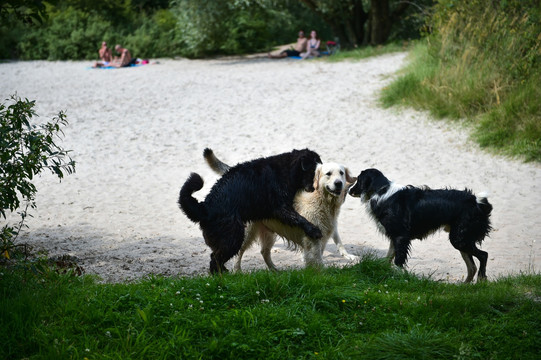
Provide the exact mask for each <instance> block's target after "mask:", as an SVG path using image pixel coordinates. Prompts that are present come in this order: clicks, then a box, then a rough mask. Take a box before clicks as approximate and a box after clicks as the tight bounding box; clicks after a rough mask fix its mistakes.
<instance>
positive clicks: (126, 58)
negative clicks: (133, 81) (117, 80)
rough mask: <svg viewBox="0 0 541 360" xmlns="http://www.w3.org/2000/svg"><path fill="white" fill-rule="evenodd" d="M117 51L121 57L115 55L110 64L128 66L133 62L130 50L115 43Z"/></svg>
mask: <svg viewBox="0 0 541 360" xmlns="http://www.w3.org/2000/svg"><path fill="white" fill-rule="evenodd" d="M115 51H116V52H117V53H118V54H120V57H117V56H115V58H114V59H113V61H111V63H110V64H109V66H113V67H127V66H130V65H131V64H132V58H131V54H130V51H129V50H128V49H126V48H123V47H122V46H120V45H118V44H117V45H115Z"/></svg>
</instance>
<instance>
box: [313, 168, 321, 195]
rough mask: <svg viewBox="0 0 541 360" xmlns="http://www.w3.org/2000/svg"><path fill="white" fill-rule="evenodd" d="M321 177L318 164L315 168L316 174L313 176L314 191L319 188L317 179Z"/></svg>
mask: <svg viewBox="0 0 541 360" xmlns="http://www.w3.org/2000/svg"><path fill="white" fill-rule="evenodd" d="M320 177H321V164H318V165H317V167H316V172H315V174H314V189H315V190H317V189H318V188H319V178H320Z"/></svg>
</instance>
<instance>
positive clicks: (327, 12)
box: [300, 0, 432, 47]
mask: <svg viewBox="0 0 541 360" xmlns="http://www.w3.org/2000/svg"><path fill="white" fill-rule="evenodd" d="M300 1H301V2H302V3H303V4H305V5H306V6H307V7H308V8H309V9H311V10H312V11H314V12H315V13H316V14H318V15H319V16H320V17H321V18H322V19H323V20H324V21H325V22H326V23H327V24H329V26H330V27H331V28H332V29H333V32H334V33H335V35H336V36H338V37H339V38H340V40H341V42H342V44H343V45H344V46H345V47H357V46H359V45H362V44H364V43H369V44H370V45H380V44H383V43H385V42H386V41H387V40H388V39H389V36H390V35H391V31H392V28H393V25H395V24H396V23H398V21H400V20H401V18H402V17H403V16H404V15H405V14H406V11H407V10H408V9H409V8H410V5H417V4H416V2H417V3H420V4H427V3H431V2H432V0H417V1H416V2H415V1H413V0H412V1H396V0H370V1H367V0H365V1H363V0H340V1H335V0H300Z"/></svg>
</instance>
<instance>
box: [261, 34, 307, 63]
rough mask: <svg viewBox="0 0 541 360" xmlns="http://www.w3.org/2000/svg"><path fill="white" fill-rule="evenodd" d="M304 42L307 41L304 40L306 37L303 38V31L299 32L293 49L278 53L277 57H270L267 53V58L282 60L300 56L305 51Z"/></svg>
mask: <svg viewBox="0 0 541 360" xmlns="http://www.w3.org/2000/svg"><path fill="white" fill-rule="evenodd" d="M306 42H307V40H306V37H305V36H304V31H302V30H300V31H299V37H298V38H297V43H296V44H295V47H294V48H292V49H287V50H284V51H282V52H280V54H278V55H272V54H271V53H269V58H271V59H283V58H285V57H288V56H300V54H301V53H302V52H303V51H306Z"/></svg>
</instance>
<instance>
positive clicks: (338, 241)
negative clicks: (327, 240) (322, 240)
mask: <svg viewBox="0 0 541 360" xmlns="http://www.w3.org/2000/svg"><path fill="white" fill-rule="evenodd" d="M332 239H333V241H334V243H335V244H336V247H337V248H338V252H339V253H340V255H342V256H343V257H345V258H346V259H348V260H351V261H357V260H359V259H360V257H358V256H356V255H352V254H350V253H348V252H347V250H346V247H345V246H344V244H342V239H340V235H339V234H338V228H337V227H336V225H335V227H334V231H333V233H332Z"/></svg>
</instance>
